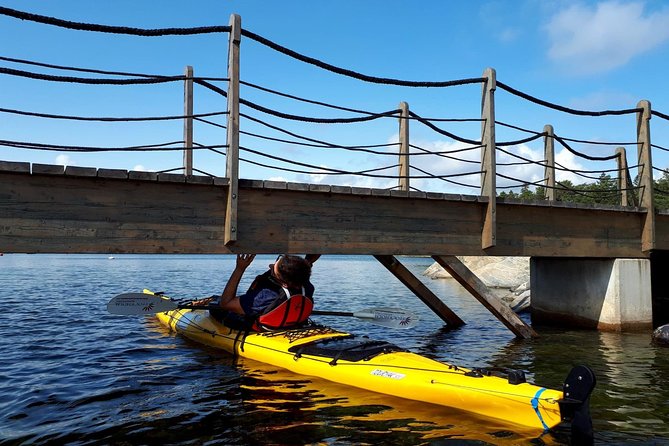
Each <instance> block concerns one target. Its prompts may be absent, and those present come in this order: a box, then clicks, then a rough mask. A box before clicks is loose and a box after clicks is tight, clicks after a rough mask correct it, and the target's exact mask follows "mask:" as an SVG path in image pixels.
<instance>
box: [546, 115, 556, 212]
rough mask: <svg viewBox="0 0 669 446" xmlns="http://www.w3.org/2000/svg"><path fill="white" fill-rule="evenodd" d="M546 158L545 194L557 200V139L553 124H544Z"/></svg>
mask: <svg viewBox="0 0 669 446" xmlns="http://www.w3.org/2000/svg"><path fill="white" fill-rule="evenodd" d="M544 133H545V134H546V136H544V159H545V160H546V168H545V169H544V178H545V179H546V191H545V192H544V195H545V197H546V199H547V200H548V201H555V139H554V135H555V133H554V132H553V126H552V125H545V126H544Z"/></svg>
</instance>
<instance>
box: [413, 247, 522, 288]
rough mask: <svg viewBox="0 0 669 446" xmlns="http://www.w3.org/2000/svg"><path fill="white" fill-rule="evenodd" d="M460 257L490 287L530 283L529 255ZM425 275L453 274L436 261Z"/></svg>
mask: <svg viewBox="0 0 669 446" xmlns="http://www.w3.org/2000/svg"><path fill="white" fill-rule="evenodd" d="M458 258H459V259H460V261H462V263H464V264H465V266H467V268H469V269H470V270H472V272H473V273H474V274H476V275H477V276H478V278H479V279H481V281H482V282H483V283H484V284H485V285H486V286H488V287H490V288H506V289H509V290H515V289H517V288H518V287H520V286H522V285H523V284H525V283H527V284H529V281H530V259H529V257H478V256H462V257H458ZM423 275H426V276H428V277H430V278H432V279H447V278H451V275H450V274H448V272H446V271H445V270H444V269H443V268H442V267H441V266H440V265H439V264H438V263H436V262H435V263H434V264H433V265H431V266H430V267H429V268H428V269H426V270H425V272H424V273H423ZM528 286H529V285H528ZM525 289H527V288H525ZM523 291H525V290H523Z"/></svg>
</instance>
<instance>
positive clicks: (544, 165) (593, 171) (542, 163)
mask: <svg viewBox="0 0 669 446" xmlns="http://www.w3.org/2000/svg"><path fill="white" fill-rule="evenodd" d="M497 150H498V151H500V152H503V153H505V154H507V155H509V156H511V157H514V158H518V159H521V160H523V161H525V164H536V165H538V166H541V167H553V168H554V169H555V170H561V171H563V172H573V173H608V172H621V170H622V169H607V170H573V169H568V168H566V167H562V166H561V165H559V164H557V163H556V165H555V166H549V165H548V164H547V163H546V160H541V161H536V160H532V159H529V158H525V157H523V156H521V155H518V154H517V153H513V152H509V151H507V150H504V149H500V148H499V147H498V148H497ZM498 165H501V164H500V163H498ZM632 167H636V166H632ZM581 176H583V177H586V176H585V175H581ZM586 178H593V177H586ZM594 179H598V178H594Z"/></svg>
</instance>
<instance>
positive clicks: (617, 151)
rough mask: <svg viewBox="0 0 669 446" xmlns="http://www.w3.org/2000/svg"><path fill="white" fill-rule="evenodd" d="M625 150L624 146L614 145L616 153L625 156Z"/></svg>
mask: <svg viewBox="0 0 669 446" xmlns="http://www.w3.org/2000/svg"><path fill="white" fill-rule="evenodd" d="M625 153H626V150H625V148H624V147H616V155H619V156H623V157H624V156H625Z"/></svg>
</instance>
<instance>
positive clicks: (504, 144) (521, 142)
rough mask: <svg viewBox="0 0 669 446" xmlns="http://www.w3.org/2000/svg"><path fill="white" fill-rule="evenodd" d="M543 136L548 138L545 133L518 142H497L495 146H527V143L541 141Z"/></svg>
mask: <svg viewBox="0 0 669 446" xmlns="http://www.w3.org/2000/svg"><path fill="white" fill-rule="evenodd" d="M542 136H546V134H545V133H539V134H537V135H534V136H528V137H527V138H524V139H518V140H516V141H504V142H496V143H495V144H496V145H497V146H517V145H519V144H525V143H528V142H531V141H534V140H535V139H539V138H541V137H542Z"/></svg>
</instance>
